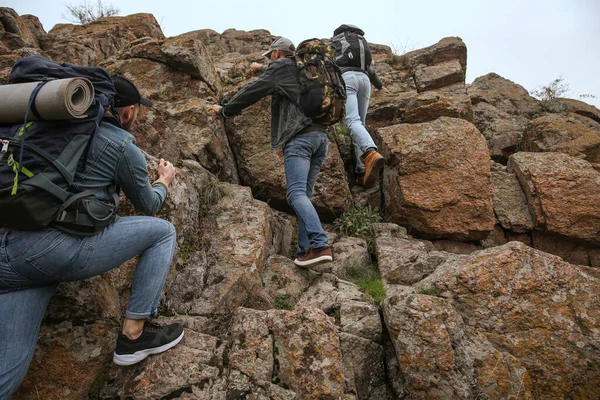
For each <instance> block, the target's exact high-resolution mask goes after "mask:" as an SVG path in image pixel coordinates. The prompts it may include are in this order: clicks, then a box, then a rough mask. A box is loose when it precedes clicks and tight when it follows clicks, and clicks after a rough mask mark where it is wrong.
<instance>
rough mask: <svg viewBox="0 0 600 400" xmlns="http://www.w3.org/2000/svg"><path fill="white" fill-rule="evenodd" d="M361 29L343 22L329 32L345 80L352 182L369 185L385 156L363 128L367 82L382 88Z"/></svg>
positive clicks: (383, 162) (366, 105) (368, 88)
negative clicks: (352, 156) (352, 152)
mask: <svg viewBox="0 0 600 400" xmlns="http://www.w3.org/2000/svg"><path fill="white" fill-rule="evenodd" d="M364 34H365V33H364V32H363V30H362V29H360V28H359V27H357V26H355V25H350V24H343V25H340V27H339V28H337V29H336V30H335V31H334V32H333V38H332V39H331V41H332V45H333V47H335V51H336V56H335V58H336V59H335V62H336V64H337V65H338V66H339V67H340V69H341V70H342V76H343V78H344V81H345V82H346V91H347V96H348V98H347V100H346V121H345V122H346V126H347V127H348V130H349V131H350V135H351V136H352V144H353V147H354V154H355V159H356V168H355V174H356V183H357V184H359V185H361V186H364V187H365V188H367V189H368V188H371V187H373V186H374V185H375V183H377V181H378V178H379V173H380V171H381V169H382V168H383V166H384V164H385V160H384V159H383V157H382V156H381V154H379V153H378V152H377V146H376V145H375V142H374V141H373V138H372V137H371V135H370V134H369V132H368V131H367V129H366V128H365V121H366V119H367V109H368V108H369V100H370V99H371V83H372V84H373V85H374V86H375V87H376V88H377V89H378V90H382V89H383V85H382V83H381V81H380V80H379V77H378V76H377V74H376V73H375V71H374V70H373V67H372V57H371V49H370V48H369V44H368V43H367V41H366V40H365V38H364V37H363V36H364Z"/></svg>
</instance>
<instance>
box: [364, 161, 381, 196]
mask: <svg viewBox="0 0 600 400" xmlns="http://www.w3.org/2000/svg"><path fill="white" fill-rule="evenodd" d="M384 165H385V159H384V158H383V157H381V158H378V159H376V160H375V161H373V165H372V166H371V170H370V171H369V173H368V174H365V179H364V181H363V182H364V187H365V188H366V189H371V188H372V187H373V186H375V183H377V181H378V180H379V173H380V172H381V170H382V169H383V166H384Z"/></svg>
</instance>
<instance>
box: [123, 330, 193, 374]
mask: <svg viewBox="0 0 600 400" xmlns="http://www.w3.org/2000/svg"><path fill="white" fill-rule="evenodd" d="M181 339H183V332H181V335H179V337H178V338H177V339H175V340H173V341H172V342H169V343H167V344H163V345H162V346H160V347H154V348H152V349H146V350H140V351H136V352H135V353H133V354H117V353H114V354H113V362H114V363H115V364H117V365H122V366H127V365H133V364H137V363H139V362H140V361H142V360H144V359H146V358H147V357H148V356H149V355H152V354H158V353H162V352H164V351H167V350H169V349H170V348H171V347H173V346H175V345H176V344H177V343H179V342H181Z"/></svg>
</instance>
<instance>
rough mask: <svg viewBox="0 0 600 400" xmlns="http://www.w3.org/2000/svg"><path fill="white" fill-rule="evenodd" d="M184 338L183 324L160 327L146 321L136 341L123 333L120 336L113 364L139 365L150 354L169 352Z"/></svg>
mask: <svg viewBox="0 0 600 400" xmlns="http://www.w3.org/2000/svg"><path fill="white" fill-rule="evenodd" d="M182 338H183V326H182V325H181V324H171V325H167V326H160V325H156V324H153V323H151V322H148V321H146V322H145V323H144V329H143V330H142V334H141V335H140V337H138V338H137V339H135V340H131V339H129V338H128V337H127V336H125V335H124V334H122V333H121V334H119V337H118V338H117V348H116V349H115V354H114V356H113V362H114V363H115V364H117V365H133V364H136V363H139V362H140V361H142V360H143V359H145V358H146V357H148V356H149V355H150V354H158V353H162V352H163V351H167V350H169V349H170V348H171V347H173V346H175V345H176V344H177V343H179V342H180V341H181V339H182Z"/></svg>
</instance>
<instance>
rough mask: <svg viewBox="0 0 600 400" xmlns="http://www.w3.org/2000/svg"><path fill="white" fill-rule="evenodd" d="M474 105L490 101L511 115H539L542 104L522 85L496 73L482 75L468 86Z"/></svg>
mask: <svg viewBox="0 0 600 400" xmlns="http://www.w3.org/2000/svg"><path fill="white" fill-rule="evenodd" d="M468 92H469V96H471V101H472V102H473V105H476V104H478V103H481V102H483V103H488V104H491V105H492V106H494V107H496V108H497V109H499V110H500V111H503V112H505V113H508V114H510V115H520V116H524V117H527V118H532V117H536V116H539V115H540V113H541V112H542V106H541V104H540V102H539V101H538V100H536V99H535V98H533V97H531V96H530V95H529V92H528V91H527V90H525V88H524V87H523V86H521V85H518V84H516V83H514V82H512V81H509V80H508V79H505V78H503V77H501V76H500V75H498V74H495V73H493V72H492V73H489V74H487V75H483V76H480V77H479V78H477V79H475V80H474V81H473V83H472V84H471V85H470V86H469V88H468Z"/></svg>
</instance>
